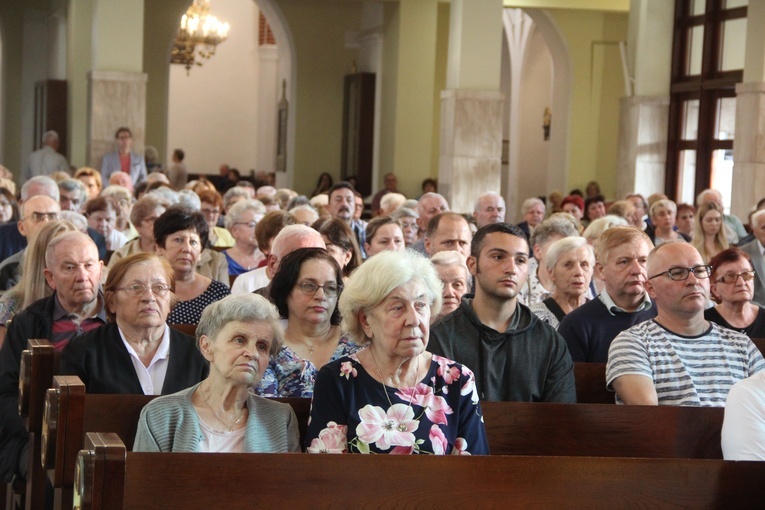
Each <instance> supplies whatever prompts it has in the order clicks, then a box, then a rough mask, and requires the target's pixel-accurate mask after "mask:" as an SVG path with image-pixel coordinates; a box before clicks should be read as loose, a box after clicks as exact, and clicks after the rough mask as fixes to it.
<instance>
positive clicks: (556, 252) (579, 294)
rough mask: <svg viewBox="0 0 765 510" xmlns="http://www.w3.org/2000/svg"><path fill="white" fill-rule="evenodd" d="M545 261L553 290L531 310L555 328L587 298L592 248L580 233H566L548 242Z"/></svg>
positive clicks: (592, 262)
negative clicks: (572, 234)
mask: <svg viewBox="0 0 765 510" xmlns="http://www.w3.org/2000/svg"><path fill="white" fill-rule="evenodd" d="M544 265H545V270H546V271H547V274H548V275H550V280H551V281H552V282H553V285H554V290H553V292H552V295H551V296H550V297H548V298H547V299H545V300H544V301H542V302H540V303H537V304H535V305H532V306H531V311H532V312H534V313H535V314H536V315H537V317H539V319H540V320H542V321H543V322H546V323H548V324H549V325H550V326H552V327H554V328H556V329H557V328H558V325H559V324H560V321H562V320H563V317H565V316H566V315H567V314H568V313H570V312H572V311H573V310H576V309H577V308H579V307H580V306H582V305H583V304H584V303H586V302H587V291H588V289H589V288H590V280H591V279H592V271H593V268H594V267H595V252H594V251H593V249H592V246H590V245H589V244H588V243H587V240H586V239H584V238H583V237H565V238H563V239H560V240H558V241H555V242H554V243H553V244H552V245H550V248H549V249H548V250H547V254H546V255H545V259H544Z"/></svg>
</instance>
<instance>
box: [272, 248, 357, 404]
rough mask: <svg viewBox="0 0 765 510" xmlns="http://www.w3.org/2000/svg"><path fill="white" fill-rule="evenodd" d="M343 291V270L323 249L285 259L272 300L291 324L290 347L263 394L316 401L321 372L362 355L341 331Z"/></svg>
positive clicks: (286, 344)
mask: <svg viewBox="0 0 765 510" xmlns="http://www.w3.org/2000/svg"><path fill="white" fill-rule="evenodd" d="M342 287H343V276H342V273H341V271H340V266H339V265H338V264H337V261H336V260H335V259H334V258H333V257H332V256H331V255H330V254H329V253H328V252H327V250H325V249H323V248H301V249H298V250H295V251H294V252H292V253H290V254H288V255H287V256H285V257H284V258H283V259H282V262H281V265H280V266H279V271H278V272H277V273H276V275H275V276H274V279H273V280H271V299H272V300H273V302H274V304H276V307H277V308H278V309H279V313H280V314H281V316H282V317H283V318H285V319H287V326H286V328H285V330H284V346H283V347H282V348H281V349H280V350H279V352H278V354H277V355H276V356H275V357H274V358H273V359H272V360H271V363H270V364H269V368H268V369H267V370H266V373H265V375H264V376H263V380H262V381H261V383H260V386H259V387H258V393H259V394H261V395H264V396H276V397H311V396H312V395H313V383H314V380H315V378H316V372H317V371H318V370H319V369H320V368H321V367H323V366H324V365H326V364H327V363H329V362H330V361H334V360H336V359H339V358H342V357H343V356H349V355H351V354H353V353H354V352H356V351H358V350H359V349H361V346H358V345H356V344H354V343H352V342H351V341H350V340H348V339H347V338H346V337H345V336H343V335H342V331H341V330H340V326H339V325H340V312H339V311H338V309H337V300H338V296H339V295H340V291H341V290H342Z"/></svg>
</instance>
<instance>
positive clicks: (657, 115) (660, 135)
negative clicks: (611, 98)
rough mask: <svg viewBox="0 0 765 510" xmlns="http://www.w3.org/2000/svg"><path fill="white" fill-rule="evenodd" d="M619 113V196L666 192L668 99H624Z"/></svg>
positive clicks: (617, 193) (646, 97) (617, 188)
mask: <svg viewBox="0 0 765 510" xmlns="http://www.w3.org/2000/svg"><path fill="white" fill-rule="evenodd" d="M619 107H620V110H621V111H620V114H619V117H620V119H619V124H620V125H619V149H618V150H619V156H618V158H619V159H618V163H617V164H618V168H617V172H616V196H617V197H618V198H624V197H625V196H626V195H628V194H629V193H641V194H642V195H643V196H648V195H651V194H653V193H656V192H658V191H661V190H663V189H664V177H665V168H666V160H667V123H668V121H669V97H652V96H640V97H638V96H633V97H623V98H622V99H621V101H620V105H619Z"/></svg>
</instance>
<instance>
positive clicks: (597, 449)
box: [481, 402, 724, 459]
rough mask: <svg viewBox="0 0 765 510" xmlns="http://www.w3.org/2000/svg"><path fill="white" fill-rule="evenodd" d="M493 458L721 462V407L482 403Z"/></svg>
mask: <svg viewBox="0 0 765 510" xmlns="http://www.w3.org/2000/svg"><path fill="white" fill-rule="evenodd" d="M481 408H482V410H483V418H484V423H485V426H486V434H487V436H488V438H489V448H490V449H491V453H492V454H493V455H563V456H589V457H653V458H695V459H722V449H721V447H720V430H721V428H722V421H723V412H724V410H723V408H709V407H678V406H616V405H603V404H553V403H526V402H482V403H481Z"/></svg>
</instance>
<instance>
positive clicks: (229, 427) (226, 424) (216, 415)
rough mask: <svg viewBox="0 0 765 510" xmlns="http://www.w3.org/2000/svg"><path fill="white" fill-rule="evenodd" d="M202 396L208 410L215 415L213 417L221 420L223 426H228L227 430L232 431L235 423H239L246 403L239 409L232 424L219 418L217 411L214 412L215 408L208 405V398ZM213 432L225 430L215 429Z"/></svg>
mask: <svg viewBox="0 0 765 510" xmlns="http://www.w3.org/2000/svg"><path fill="white" fill-rule="evenodd" d="M202 398H203V399H204V401H205V405H207V408H208V409H209V410H210V411H212V413H213V416H215V419H217V420H218V421H219V422H221V423H222V424H223V425H225V426H226V428H228V431H229V432H233V431H234V427H236V426H237V425H239V422H240V421H242V417H243V416H244V409H245V408H246V407H247V406H246V405H244V406H242V408H241V409H240V410H239V417H238V418H237V419H236V421H235V422H234V423H233V424H232V425H229V424H228V423H226V422H225V421H223V419H221V417H220V416H218V413H216V412H215V409H213V408H212V406H211V405H210V401H209V400H207V397H205V396H202ZM215 432H225V431H222V430H216V431H215Z"/></svg>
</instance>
